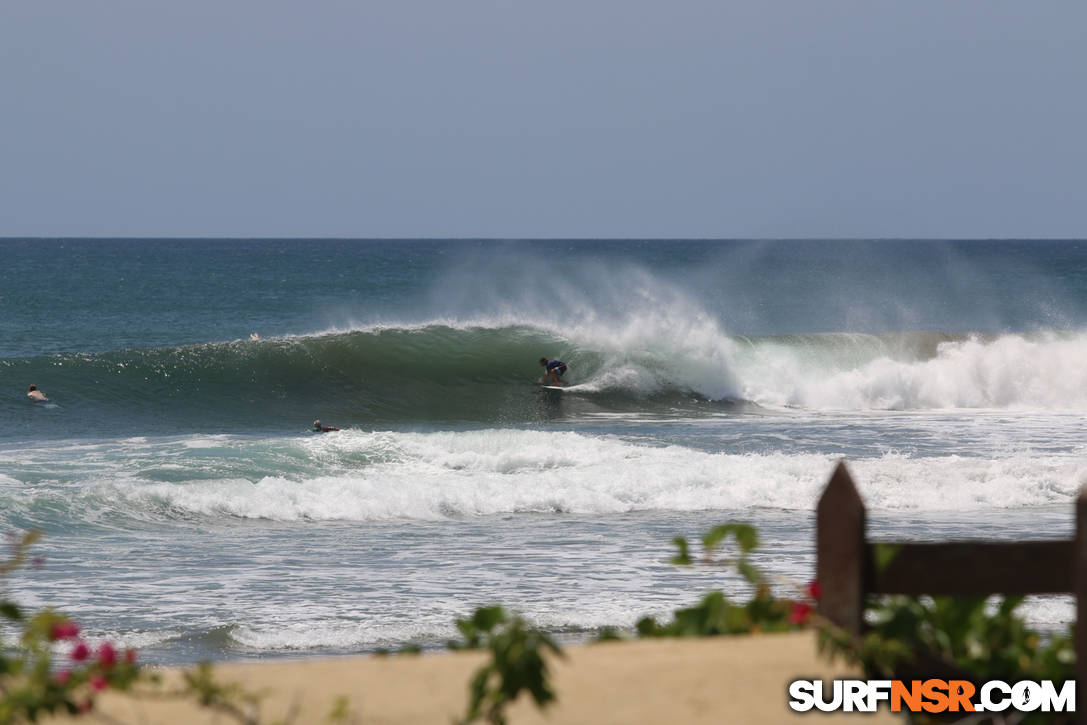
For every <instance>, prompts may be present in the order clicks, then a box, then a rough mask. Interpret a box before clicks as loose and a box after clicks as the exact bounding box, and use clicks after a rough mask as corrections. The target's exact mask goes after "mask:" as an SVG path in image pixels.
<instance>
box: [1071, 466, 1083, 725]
mask: <svg viewBox="0 0 1087 725" xmlns="http://www.w3.org/2000/svg"><path fill="white" fill-rule="evenodd" d="M1071 563H1072V567H1073V568H1072V586H1073V587H1074V588H1075V591H1074V593H1075V595H1076V625H1075V640H1074V644H1075V647H1076V704H1077V706H1078V707H1079V709H1080V712H1079V713H1077V714H1076V722H1080V723H1084V722H1087V708H1084V707H1083V705H1081V704H1080V703H1082V702H1083V698H1084V695H1087V487H1085V488H1084V489H1083V490H1081V491H1080V494H1079V498H1077V499H1076V540H1075V544H1074V546H1073V554H1072V562H1071ZM1081 713H1085V714H1081Z"/></svg>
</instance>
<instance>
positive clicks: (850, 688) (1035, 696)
mask: <svg viewBox="0 0 1087 725" xmlns="http://www.w3.org/2000/svg"><path fill="white" fill-rule="evenodd" d="M829 690H830V691H829V692H827V691H825V688H824V683H823V681H822V680H796V681H794V682H792V683H790V684H789V698H790V699H789V707H791V708H792V709H793V710H795V711H797V712H808V711H809V710H812V709H813V708H814V709H816V710H821V711H823V712H834V711H842V712H875V711H876V709H877V708H879V707H880V705H881V703H884V702H886V703H887V704H888V707H889V709H890V711H891V712H927V713H941V712H1003V711H1005V710H1008V709H1011V710H1016V711H1018V712H1075V711H1076V683H1075V681H1074V680H1066V681H1064V682H1063V683H1056V682H1054V681H1053V680H1041V681H1033V680H1022V681H1020V682H1015V683H1008V682H1003V681H1002V680H990V681H988V682H985V683H983V684H982V685H981V687H975V685H974V684H973V683H972V682H969V681H967V680H937V679H931V680H911V681H909V682H906V681H903V680H833V681H832V684H831V687H830V688H829Z"/></svg>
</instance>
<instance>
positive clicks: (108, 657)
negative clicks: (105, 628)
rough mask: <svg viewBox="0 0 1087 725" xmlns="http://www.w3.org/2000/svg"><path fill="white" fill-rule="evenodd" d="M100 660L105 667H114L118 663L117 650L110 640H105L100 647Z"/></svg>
mask: <svg viewBox="0 0 1087 725" xmlns="http://www.w3.org/2000/svg"><path fill="white" fill-rule="evenodd" d="M98 662H99V664H101V665H102V666H103V667H113V665H115V664H116V663H117V650H115V649H113V645H112V644H110V643H109V642H103V643H102V645H101V646H100V647H99V648H98Z"/></svg>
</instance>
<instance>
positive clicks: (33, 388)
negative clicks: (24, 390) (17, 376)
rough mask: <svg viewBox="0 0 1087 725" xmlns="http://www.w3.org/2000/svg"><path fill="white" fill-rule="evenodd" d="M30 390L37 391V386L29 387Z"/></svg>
mask: <svg viewBox="0 0 1087 725" xmlns="http://www.w3.org/2000/svg"><path fill="white" fill-rule="evenodd" d="M30 389H31V390H37V389H38V386H37V385H31V386H30Z"/></svg>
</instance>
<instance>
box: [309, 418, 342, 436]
mask: <svg viewBox="0 0 1087 725" xmlns="http://www.w3.org/2000/svg"><path fill="white" fill-rule="evenodd" d="M334 430H339V428H337V427H335V426H331V425H321V421H319V420H315V421H313V432H314V433H328V432H330V431H334Z"/></svg>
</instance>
